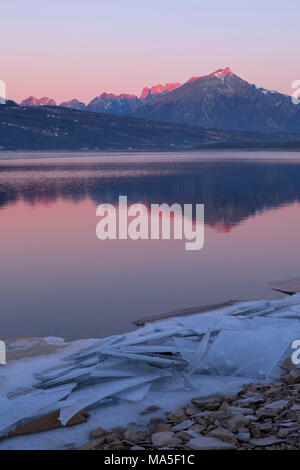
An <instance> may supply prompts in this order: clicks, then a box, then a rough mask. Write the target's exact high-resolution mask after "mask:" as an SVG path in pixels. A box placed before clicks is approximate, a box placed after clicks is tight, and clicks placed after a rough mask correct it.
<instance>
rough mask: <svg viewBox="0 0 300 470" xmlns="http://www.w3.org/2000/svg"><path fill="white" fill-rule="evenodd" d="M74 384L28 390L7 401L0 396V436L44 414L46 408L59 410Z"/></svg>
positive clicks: (3, 396) (4, 397)
mask: <svg viewBox="0 0 300 470" xmlns="http://www.w3.org/2000/svg"><path fill="white" fill-rule="evenodd" d="M74 387H75V384H68V385H64V386H62V387H56V388H52V389H50V390H33V389H32V390H28V393H26V394H22V395H19V396H18V397H16V398H13V399H11V400H9V399H8V398H7V397H6V396H5V395H4V394H3V393H2V394H1V396H0V436H3V435H5V434H7V433H8V432H9V431H12V430H14V429H15V428H16V426H17V425H21V424H25V423H26V422H28V421H32V419H34V418H37V417H39V416H41V415H43V414H44V409H45V408H46V407H50V406H51V407H53V406H54V405H56V409H59V408H60V400H61V399H62V398H65V397H67V396H68V395H69V394H70V393H71V391H72V390H73V388H74Z"/></svg>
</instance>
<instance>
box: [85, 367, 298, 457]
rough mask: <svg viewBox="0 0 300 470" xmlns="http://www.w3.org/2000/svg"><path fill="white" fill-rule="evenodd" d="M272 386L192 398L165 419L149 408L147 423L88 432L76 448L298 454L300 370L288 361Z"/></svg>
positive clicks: (146, 410)
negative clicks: (146, 424) (88, 438)
mask: <svg viewBox="0 0 300 470" xmlns="http://www.w3.org/2000/svg"><path fill="white" fill-rule="evenodd" d="M281 367H282V369H284V371H285V372H284V374H283V376H282V377H281V379H280V380H279V381H278V382H276V383H274V384H272V385H271V384H268V385H266V384H254V383H252V384H247V385H245V386H244V387H243V390H241V391H240V392H239V393H237V394H236V395H220V396H213V397H207V398H203V397H201V398H197V397H195V398H193V399H192V400H191V402H190V403H187V404H186V406H183V407H181V408H180V409H177V410H173V411H170V413H168V414H167V415H166V416H165V419H161V418H157V417H152V418H151V415H152V414H154V413H155V412H157V411H158V407H155V406H153V407H149V408H147V409H145V410H144V411H142V414H144V415H145V414H149V423H148V426H147V427H146V428H143V429H141V428H140V427H138V426H135V425H134V423H132V426H131V427H127V428H121V427H119V428H114V429H113V430H111V431H109V432H108V431H106V430H105V429H103V428H102V427H101V426H99V427H98V428H97V429H95V430H94V431H92V432H91V434H90V438H91V441H90V442H89V443H87V444H86V445H84V446H83V447H81V448H80V450H147V451H151V450H157V449H175V450H226V449H228V450H299V449H300V369H296V368H295V366H294V365H293V364H292V363H291V361H290V360H286V361H285V362H284V363H283V364H282V365H281ZM99 425H101V423H99Z"/></svg>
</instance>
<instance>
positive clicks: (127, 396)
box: [114, 382, 151, 401]
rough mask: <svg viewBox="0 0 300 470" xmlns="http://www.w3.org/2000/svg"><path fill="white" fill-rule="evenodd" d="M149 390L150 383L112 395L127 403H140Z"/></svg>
mask: <svg viewBox="0 0 300 470" xmlns="http://www.w3.org/2000/svg"><path fill="white" fill-rule="evenodd" d="M150 388H151V382H148V383H145V384H141V385H137V386H136V387H132V388H128V389H127V390H124V391H123V392H120V393H117V394H116V395H114V398H120V399H122V400H129V401H141V400H143V399H144V398H145V396H146V394H147V393H148V392H149V390H150Z"/></svg>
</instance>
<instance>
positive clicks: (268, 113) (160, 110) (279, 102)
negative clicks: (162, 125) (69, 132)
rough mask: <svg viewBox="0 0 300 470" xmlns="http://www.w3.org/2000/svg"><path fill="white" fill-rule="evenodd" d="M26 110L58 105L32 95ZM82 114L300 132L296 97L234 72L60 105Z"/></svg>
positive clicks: (23, 102)
mask: <svg viewBox="0 0 300 470" xmlns="http://www.w3.org/2000/svg"><path fill="white" fill-rule="evenodd" d="M21 106H27V107H28V106H30V107H32V106H33V107H41V106H56V103H55V101H54V100H53V99H50V98H47V97H44V98H40V99H38V98H34V97H32V96H31V97H29V98H27V99H26V100H23V101H22V102H21ZM59 106H61V107H66V108H72V109H77V110H86V111H93V112H96V113H109V114H115V115H127V116H134V117H140V118H144V119H151V120H155V121H163V122H169V123H176V124H185V125H190V126H200V127H204V128H212V129H222V130H235V131H252V132H278V131H279V132H300V106H297V105H296V104H293V102H292V100H291V97H290V96H288V95H284V94H281V93H278V92H276V91H270V90H266V89H264V88H260V87H257V86H256V85H254V84H250V83H248V82H247V81H246V80H243V79H242V78H240V77H238V76H237V75H235V74H234V73H233V72H232V71H231V69H230V68H228V67H227V68H224V69H219V70H217V71H216V72H213V73H211V74H209V75H206V76H201V77H196V76H195V77H192V78H191V79H189V80H188V81H187V82H186V83H184V84H180V83H167V84H166V85H161V84H159V85H155V86H153V87H151V88H148V87H145V88H144V89H143V90H142V92H141V95H140V96H139V97H138V96H136V95H131V94H126V93H122V94H120V95H115V94H113V93H102V94H101V95H100V96H97V97H95V98H94V99H93V100H92V101H91V102H90V103H88V104H85V103H83V102H81V101H79V100H77V99H73V100H71V101H67V102H63V103H60V105H59Z"/></svg>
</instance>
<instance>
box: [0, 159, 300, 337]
mask: <svg viewBox="0 0 300 470" xmlns="http://www.w3.org/2000/svg"><path fill="white" fill-rule="evenodd" d="M119 195H127V197H128V203H130V204H131V203H134V202H143V203H144V204H147V205H150V204H151V203H163V202H166V203H168V204H172V203H174V202H178V203H180V204H188V203H189V204H201V203H203V204H204V205H205V242H204V248H203V249H202V250H200V251H186V250H185V249H184V241H182V240H137V241H133V240H105V241H100V240H99V239H97V238H96V224H97V220H98V219H97V218H96V208H97V206H98V205H99V204H102V203H111V204H114V205H115V204H117V202H118V199H119ZM299 215H300V153H298V152H279V151H278V152H250V151H249V152H240V151H234V152H229V151H226V152H221V151H220V152H213V151H211V152H209V151H205V152H186V153H184V152H182V153H165V154H164V153H154V154H152V153H145V154H138V153H136V154H117V153H111V154H109V153H108V154H98V155H97V154H90V153H89V154H83V153H80V154H59V153H58V154H30V153H15V154H14V153H8V154H4V153H2V154H0V228H1V235H0V241H1V243H0V279H1V283H0V299H1V334H0V337H1V339H7V338H16V337H33V336H62V337H64V338H67V339H75V338H87V337H103V336H106V335H111V334H118V333H121V332H124V331H128V330H129V329H132V328H134V325H133V324H132V323H131V322H132V321H134V320H137V319H140V318H143V317H145V316H149V315H152V314H153V315H154V314H158V313H165V312H168V311H170V310H173V309H180V308H185V307H192V306H198V305H205V304H210V303H217V302H223V301H226V300H229V299H241V300H254V299H266V298H270V299H274V298H280V297H282V295H281V294H279V293H277V292H275V291H272V290H271V288H270V284H271V283H273V282H277V281H282V280H286V279H294V278H298V277H299V276H300V259H299V258H300V257H299V240H300V217H299Z"/></svg>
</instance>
